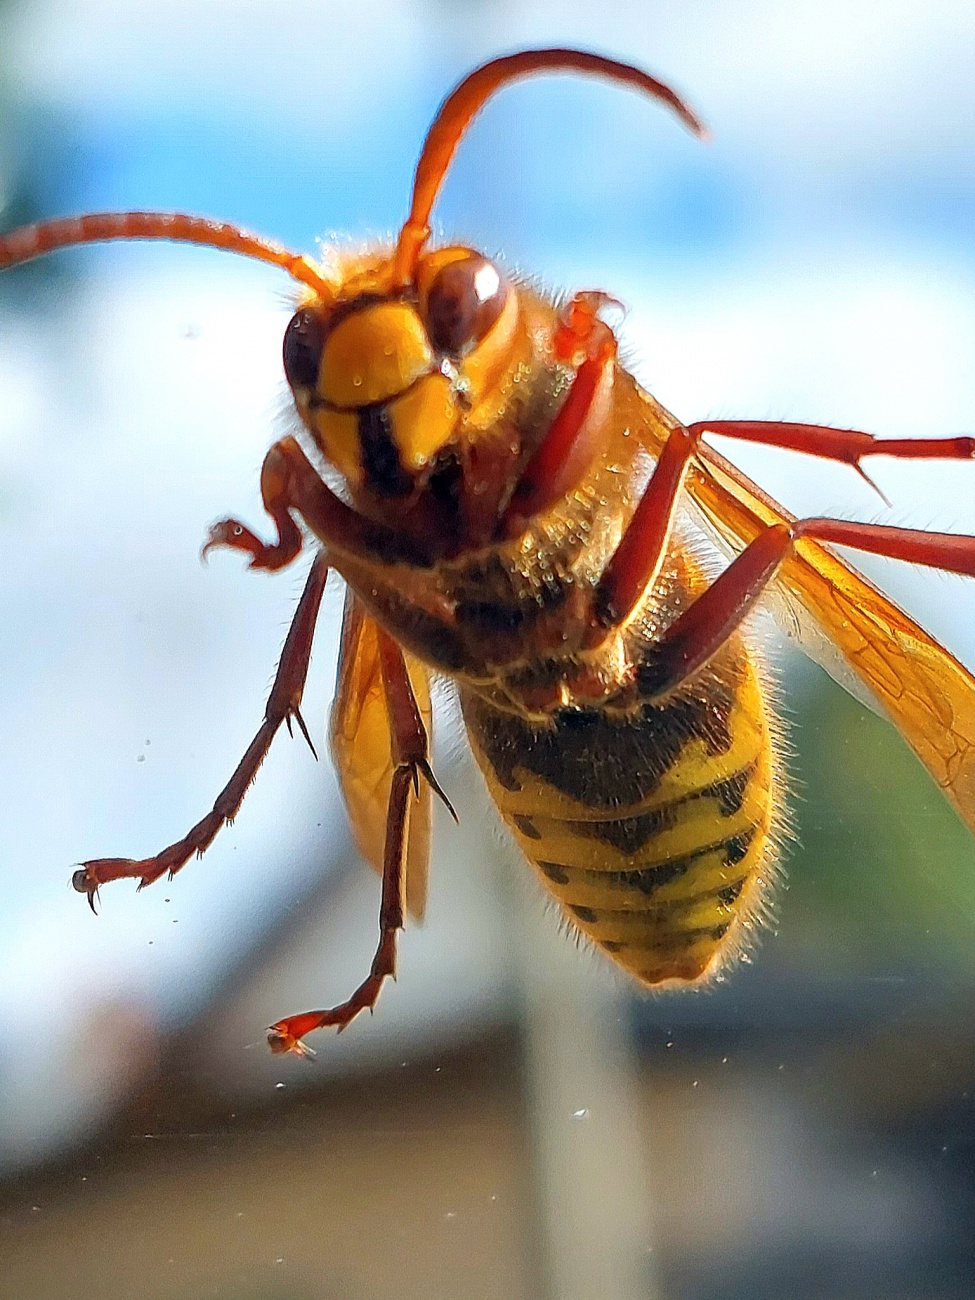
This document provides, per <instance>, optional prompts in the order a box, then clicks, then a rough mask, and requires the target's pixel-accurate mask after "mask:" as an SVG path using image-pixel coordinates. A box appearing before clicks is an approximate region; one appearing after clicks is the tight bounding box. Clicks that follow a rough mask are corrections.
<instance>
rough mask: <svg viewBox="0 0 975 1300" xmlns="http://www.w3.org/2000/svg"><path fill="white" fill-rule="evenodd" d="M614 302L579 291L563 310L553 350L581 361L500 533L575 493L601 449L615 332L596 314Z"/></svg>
mask: <svg viewBox="0 0 975 1300" xmlns="http://www.w3.org/2000/svg"><path fill="white" fill-rule="evenodd" d="M614 302H615V299H612V298H609V297H608V296H607V295H606V294H603V293H580V294H577V295H576V296H575V298H573V299H572V302H571V303H569V306H568V307H567V309H566V311H565V313H564V316H563V320H562V323H561V325H560V327H559V329H558V331H557V332H556V335H555V338H554V340H553V350H554V352H555V355H556V357H557V359H558V360H559V361H565V362H570V361H573V360H574V359H575V358H576V357H578V356H579V355H580V354H581V356H582V360H581V361H580V362H579V366H578V369H577V370H576V373H575V377H574V379H573V381H572V386H571V388H570V389H569V392H568V394H567V396H566V399H565V401H564V402H563V403H562V406H561V407H560V409H559V412H558V414H557V415H556V416H555V419H554V420H553V421H552V423H551V425H550V426H549V429H548V432H547V433H546V434H545V437H544V438H543V439H542V441H541V443H540V444H539V446H538V448H537V449H536V451H535V453H534V455H533V456H532V458H531V460H530V461H529V462H528V464H527V465H526V466H525V468H524V470H523V471H522V474H521V477H520V478H519V480H518V485H517V487H516V488H515V490H514V492H513V493H512V496H511V501H510V503H509V504H508V507H507V509H506V510H505V512H504V514H503V515H502V517H501V521H500V524H499V526H498V536H499V537H501V538H506V537H517V536H518V534H519V533H521V532H524V530H525V527H526V525H527V523H528V521H529V520H530V519H531V518H532V516H533V515H537V514H541V512H542V511H543V510H547V509H548V507H549V506H551V505H554V503H555V502H556V501H559V500H561V498H562V497H564V496H565V495H566V494H567V493H569V492H571V491H572V489H573V488H574V487H575V485H576V484H577V483H578V482H579V480H580V479H581V478H582V477H583V475H584V474H585V472H586V470H587V469H588V468H589V466H590V465H591V464H592V462H593V460H594V459H595V457H596V456H597V455H598V454H599V451H600V449H601V447H602V442H603V436H604V431H605V421H606V415H607V412H608V410H609V400H610V394H611V393H612V388H613V372H614V369H615V364H616V337H615V335H614V334H613V331H612V330H611V329H610V328H609V326H608V325H607V324H606V323H605V322H604V321H601V320H600V319H599V317H598V314H597V313H598V312H599V310H600V308H601V307H604V306H607V305H608V304H612V303H614Z"/></svg>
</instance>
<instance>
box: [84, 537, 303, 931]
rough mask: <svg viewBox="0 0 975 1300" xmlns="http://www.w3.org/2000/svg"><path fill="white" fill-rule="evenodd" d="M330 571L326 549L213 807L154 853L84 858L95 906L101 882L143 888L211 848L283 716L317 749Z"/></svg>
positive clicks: (88, 888)
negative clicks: (308, 701)
mask: <svg viewBox="0 0 975 1300" xmlns="http://www.w3.org/2000/svg"><path fill="white" fill-rule="evenodd" d="M327 575H328V562H327V559H326V556H325V554H324V552H322V553H319V554H318V555H317V556H316V557H315V560H314V562H313V564H312V566H311V570H310V572H309V574H308V579H307V581H306V583H305V589H304V591H303V592H302V596H301V600H300V601H299V602H298V608H297V610H296V611H295V616H294V619H293V620H292V623H291V628H290V630H289V631H288V636H287V639H286V640H285V643H284V649H283V651H282V652H281V661H280V663H279V664H278V671H277V674H276V675H275V678H274V684H273V686H272V687H271V693H270V695H269V696H268V701H267V708H266V709H265V711H264V721H263V723H262V724H261V727H260V730H259V731H258V733H257V735H256V736H255V737H254V739H253V740H252V741H251V743H250V746H249V747H248V749H247V752H246V753H245V755H244V757H243V758H242V759H241V761H240V763H239V764H238V766H237V770H236V771H235V772H234V774H233V776H232V777H231V778H230V780H229V782H228V783H227V785H226V786H225V787H224V788H223V790H222V791H221V792H220V794H219V795H218V797H217V801H216V803H215V804H214V805H213V808H212V809H211V810H210V812H208V813H207V815H206V816H205V817H204V818H203V820H202V821H199V822H197V824H196V825H195V826H194V827H193V829H192V830H191V831H190V832H189V833H188V834H187V835H185V836H184V837H183V838H182V839H181V840H177V841H176V843H175V844H170V845H169V847H168V848H166V849H163V851H162V852H161V853H158V854H156V856H155V857H152V858H142V859H138V860H137V859H134V858H95V859H93V860H92V861H90V862H84V863H82V864H81V866H80V867H79V868H78V870H77V871H76V872H75V873H74V876H73V877H72V884H73V885H74V887H75V889H77V890H78V892H79V893H81V894H87V895H88V902H89V905H90V906H91V909H92V911H94V910H95V895H96V894H97V893H98V887H99V885H104V884H105V883H106V882H107V881H109V880H119V879H123V878H126V877H131V878H135V879H137V880H138V881H139V888H140V889H141V888H142V887H143V886H145V885H151V884H152V882H153V881H154V880H158V879H159V877H160V876H162V875H164V874H165V873H166V872H167V871H168V872H169V874H170V876H173V875H175V874H176V872H177V871H179V869H180V867H183V866H185V865H186V863H187V862H188V861H189V860H190V858H191V857H192V856H193V854H194V853H197V854H200V853H202V852H203V851H204V849H206V848H208V847H209V845H210V844H211V842H212V841H213V838H214V836H215V835H216V833H217V831H219V829H220V827H221V826H223V825H224V824H225V823H226V822H232V821H233V819H234V818H235V817H236V816H237V813H238V811H239V809H240V805H241V803H242V802H243V799H244V795H245V794H246V793H247V790H248V787H249V786H250V783H251V782H252V781H253V780H254V777H255V776H256V775H257V770H258V768H259V767H260V766H261V764H262V763H263V761H264V758H265V756H266V755H267V752H268V750H269V749H270V747H271V741H272V740H273V739H274V736H275V733H276V732H277V730H278V728H279V727H280V726H281V724H282V722H284V723H286V724H287V726H288V730H289V731H290V730H291V719H292V718H294V720H295V722H297V724H298V726H299V727H300V729H301V732H302V735H303V736H304V737H305V739H306V740H307V741H308V744H309V745H310V746H311V750H312V753H314V752H315V747H314V745H312V742H311V737H310V736H309V735H308V729H307V727H306V726H305V723H304V720H303V718H302V716H301V713H300V711H299V706H300V704H301V696H302V693H303V691H304V688H305V678H306V676H307V674H308V662H309V658H310V656H311V646H312V640H313V638H314V634H315V623H316V621H317V619H318V611H319V607H320V606H321V601H322V593H323V592H324V590H325V579H326V577H327Z"/></svg>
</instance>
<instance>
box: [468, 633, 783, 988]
mask: <svg viewBox="0 0 975 1300" xmlns="http://www.w3.org/2000/svg"><path fill="white" fill-rule="evenodd" d="M462 704H463V709H464V717H465V721H466V723H467V727H468V731H469V734H470V737H471V743H472V746H473V749H474V753H475V755H476V757H477V760H478V763H479V765H480V767H481V770H482V771H483V773H484V776H485V778H486V780H487V783H488V786H489V789H490V791H491V794H492V796H493V797H494V800H495V802H496V803H497V805H498V807H499V809H500V810H501V813H502V815H503V817H504V819H505V821H506V822H507V824H508V826H509V827H510V828H511V830H512V831H513V832H514V835H515V837H516V839H517V840H518V843H519V844H520V846H521V848H522V850H523V851H524V853H525V855H526V857H527V858H528V859H529V861H530V862H531V863H532V864H533V865H534V867H535V868H536V870H537V871H538V873H539V875H540V877H541V879H542V881H543V882H544V884H545V886H546V888H547V889H548V890H549V891H550V892H551V893H552V894H553V895H554V896H555V898H557V899H558V901H559V903H560V904H561V905H562V907H563V909H564V911H565V913H566V915H567V917H568V918H569V919H570V920H571V922H572V923H573V925H574V926H576V927H577V928H578V929H579V930H581V931H582V933H583V934H585V935H586V936H588V938H590V939H591V940H592V941H593V942H594V943H595V944H596V945H598V947H600V948H602V949H603V951H604V952H606V953H608V954H609V955H610V956H611V957H612V958H613V960H614V961H616V962H618V963H619V964H620V965H621V966H623V967H624V968H625V969H626V970H627V971H629V972H630V973H631V974H632V975H634V976H635V977H636V978H637V979H639V980H641V981H642V982H644V983H646V984H661V983H664V982H666V981H668V980H680V981H694V980H698V979H700V978H701V977H702V976H705V975H707V974H709V973H713V972H714V971H715V970H716V969H717V968H718V966H719V965H720V964H721V960H722V959H723V958H724V957H726V956H727V955H729V954H731V953H734V952H737V951H739V950H740V948H741V946H742V941H743V940H745V939H746V938H747V936H748V933H749V930H750V928H751V926H752V925H753V924H754V922H755V921H756V919H757V914H758V913H759V911H760V910H761V906H762V901H763V896H764V894H765V887H766V885H767V883H768V876H769V873H770V871H771V870H772V868H773V862H772V858H773V846H772V844H771V832H772V827H773V824H774V818H775V813H776V811H777V807H778V802H779V800H778V793H779V792H778V779H777V770H776V757H775V753H774V750H773V744H772V738H771V736H770V733H769V726H768V717H767V714H766V709H765V705H764V696H763V691H762V687H761V683H760V681H759V679H758V677H757V673H756V669H755V665H754V663H753V662H752V660H751V658H750V656H749V655H748V654H747V652H746V651H745V650H744V648H743V647H742V646H741V645H740V644H732V645H730V646H729V647H727V649H726V650H725V652H724V653H723V654H722V655H721V657H720V660H719V661H718V662H717V663H712V664H711V665H710V666H709V667H708V669H707V670H705V672H703V673H701V674H699V675H698V676H697V677H695V678H694V679H693V680H692V681H691V682H690V683H688V685H687V687H686V688H684V689H683V690H681V692H679V693H678V694H676V695H675V696H674V697H673V698H671V699H668V700H665V701H663V702H657V703H637V704H636V705H635V706H634V707H633V708H632V709H630V710H629V711H626V712H616V711H613V710H608V709H607V710H599V709H591V708H584V709H561V710H559V711H557V712H556V713H555V714H553V716H552V720H551V722H550V723H548V722H537V721H534V720H532V719H530V718H527V717H521V716H519V715H517V714H514V713H510V712H507V711H502V710H499V709H497V708H495V707H494V706H493V705H492V704H491V703H490V702H488V701H485V700H484V699H483V698H481V697H480V696H477V695H474V694H472V693H470V692H463V694H462Z"/></svg>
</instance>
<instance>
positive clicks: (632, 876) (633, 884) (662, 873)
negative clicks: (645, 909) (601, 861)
mask: <svg viewBox="0 0 975 1300" xmlns="http://www.w3.org/2000/svg"><path fill="white" fill-rule="evenodd" d="M711 852H713V850H712V849H710V848H707V849H699V850H698V851H697V852H696V853H687V854H685V855H684V856H683V857H680V858H672V859H671V861H670V862H661V863H658V865H657V866H655V867H641V868H640V869H639V871H607V872H606V873H605V874H604V873H603V872H601V871H600V872H595V871H594V872H593V875H594V876H597V877H598V878H599V879H600V880H605V881H606V882H607V883H609V884H612V885H618V886H622V888H623V889H638V890H639V891H640V893H641V894H646V896H647V897H648V898H649V897H650V895H651V894H654V893H656V891H657V890H658V889H660V888H661V886H662V885H669V884H670V883H671V881H672V880H680V878H681V876H686V875H687V873H688V871H690V869H691V867H693V865H694V863H695V862H697V861H698V859H699V858H703V857H706V856H707V854H708V853H711Z"/></svg>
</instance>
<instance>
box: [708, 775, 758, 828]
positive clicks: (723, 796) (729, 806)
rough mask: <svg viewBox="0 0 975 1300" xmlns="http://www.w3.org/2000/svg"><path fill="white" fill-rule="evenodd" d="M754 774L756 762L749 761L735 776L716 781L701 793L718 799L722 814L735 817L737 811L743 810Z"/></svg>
mask: <svg viewBox="0 0 975 1300" xmlns="http://www.w3.org/2000/svg"><path fill="white" fill-rule="evenodd" d="M754 775H755V764H754V763H749V765H748V766H747V767H743V768H742V770H741V771H740V772H735V773H734V775H733V776H727V777H725V778H724V780H722V781H715V782H713V783H712V784H711V785H708V786H705V787H704V789H703V790H701V791H700V795H701V797H702V798H704V799H717V801H718V810H719V811H720V813H721V816H722V817H733V816H734V815H735V813H738V812H741V806H742V804H743V803H744V802H745V791H746V790H747V789H748V784H749V782H750V781H751V779H752V777H753V776H754Z"/></svg>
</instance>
